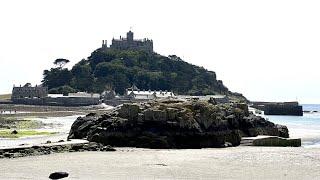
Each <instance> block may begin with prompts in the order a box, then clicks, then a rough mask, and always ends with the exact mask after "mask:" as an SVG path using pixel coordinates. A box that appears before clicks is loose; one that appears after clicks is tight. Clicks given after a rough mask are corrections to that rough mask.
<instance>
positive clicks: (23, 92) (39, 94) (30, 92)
mask: <svg viewBox="0 0 320 180" xmlns="http://www.w3.org/2000/svg"><path fill="white" fill-rule="evenodd" d="M47 96H48V88H47V87H42V86H37V85H36V86H34V87H32V86H31V84H30V83H27V84H25V85H24V86H22V87H21V86H20V87H13V89H12V96H11V99H12V100H13V101H14V100H17V99H25V98H29V99H31V98H44V97H47Z"/></svg>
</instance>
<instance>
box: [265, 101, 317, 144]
mask: <svg viewBox="0 0 320 180" xmlns="http://www.w3.org/2000/svg"><path fill="white" fill-rule="evenodd" d="M302 106H303V110H304V111H308V112H304V113H303V116H271V115H264V117H265V118H267V119H268V120H269V121H271V122H273V123H276V124H281V125H286V126H287V127H288V129H289V135H290V137H292V138H301V139H302V146H304V147H308V148H311V147H317V148H320V104H304V105H302Z"/></svg>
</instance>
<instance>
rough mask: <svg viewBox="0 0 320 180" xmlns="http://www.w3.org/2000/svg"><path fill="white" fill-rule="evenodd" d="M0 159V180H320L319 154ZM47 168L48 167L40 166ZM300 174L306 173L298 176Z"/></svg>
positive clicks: (215, 152)
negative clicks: (58, 175) (52, 177)
mask: <svg viewBox="0 0 320 180" xmlns="http://www.w3.org/2000/svg"><path fill="white" fill-rule="evenodd" d="M116 149H117V151H115V152H72V153H57V154H50V155H46V156H30V157H21V158H18V159H1V160H0V162H1V163H0V168H1V169H6V171H4V172H3V173H0V179H21V178H24V179H34V178H35V177H37V178H40V179H46V178H47V177H48V176H49V174H50V173H52V172H56V171H66V172H68V173H69V178H70V179H128V177H130V179H181V178H182V179H319V178H320V171H319V168H320V157H319V156H318V155H319V153H320V149H307V148H303V147H299V148H291V147H244V146H242V147H231V148H223V149H216V148H209V149H207V148H206V149H180V150H176V149H162V150H158V149H138V148H116ZM43 164H46V166H43ZM301 172H304V173H301Z"/></svg>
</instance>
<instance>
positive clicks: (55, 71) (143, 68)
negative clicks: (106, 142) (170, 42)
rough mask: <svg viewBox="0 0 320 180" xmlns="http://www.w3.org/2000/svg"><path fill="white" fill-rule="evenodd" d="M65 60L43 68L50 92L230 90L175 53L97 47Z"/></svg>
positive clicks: (210, 73)
mask: <svg viewBox="0 0 320 180" xmlns="http://www.w3.org/2000/svg"><path fill="white" fill-rule="evenodd" d="M68 62H69V60H66V59H57V60H56V61H55V62H54V63H55V65H56V67H55V68H51V69H50V70H45V71H44V74H43V75H44V78H43V81H42V82H43V85H44V86H48V88H49V92H50V93H67V92H74V91H86V92H97V93H101V92H102V91H104V90H105V89H107V88H109V89H110V88H112V89H114V90H115V91H116V92H117V93H119V94H123V93H124V92H125V89H126V88H128V87H130V86H132V85H133V84H135V85H136V86H137V87H138V88H140V89H141V90H149V89H150V90H169V91H173V92H174V93H176V94H188V95H209V94H227V95H237V96H239V94H237V93H231V92H230V91H229V90H228V88H227V87H225V86H224V85H223V82H222V81H221V80H217V79H216V74H215V72H213V71H208V70H206V69H205V68H203V67H199V66H195V65H192V64H189V63H187V62H185V61H183V60H182V59H181V58H179V57H178V56H175V55H170V56H168V57H166V56H162V55H159V54H156V53H152V54H150V53H146V52H144V51H129V50H111V49H108V50H107V51H106V50H102V49H97V50H95V51H94V52H92V53H91V55H90V57H88V58H87V59H83V60H81V61H80V62H78V63H77V64H75V65H74V66H73V67H72V69H71V70H68V69H67V68H64V64H65V63H68Z"/></svg>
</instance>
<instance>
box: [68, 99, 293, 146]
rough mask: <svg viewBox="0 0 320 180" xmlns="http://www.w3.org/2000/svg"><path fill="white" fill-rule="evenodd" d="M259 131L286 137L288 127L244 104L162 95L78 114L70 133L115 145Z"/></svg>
mask: <svg viewBox="0 0 320 180" xmlns="http://www.w3.org/2000/svg"><path fill="white" fill-rule="evenodd" d="M257 135H271V136H279V137H285V138H288V137H289V132H288V129H287V127H286V126H282V125H277V124H274V123H272V122H269V121H267V120H265V119H264V118H262V117H260V116H256V115H254V114H252V113H250V112H249V111H248V106H247V105H246V104H244V103H228V104H215V103H214V102H205V101H196V100H194V101H179V100H163V101H150V102H145V103H139V104H138V103H132V104H123V105H122V106H119V107H117V108H115V109H113V110H111V111H108V112H106V113H104V114H102V115H98V114H92V113H91V114H88V115H87V116H85V117H79V118H77V120H76V121H75V122H74V124H73V125H72V127H71V130H70V133H69V138H70V139H83V138H85V139H88V140H89V141H94V142H98V143H102V144H108V145H112V146H117V147H123V146H124V147H141V148H208V147H228V146H238V145H239V144H240V141H241V137H244V136H257Z"/></svg>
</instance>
